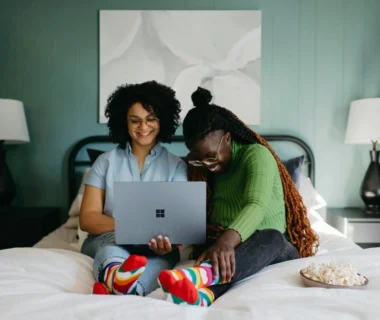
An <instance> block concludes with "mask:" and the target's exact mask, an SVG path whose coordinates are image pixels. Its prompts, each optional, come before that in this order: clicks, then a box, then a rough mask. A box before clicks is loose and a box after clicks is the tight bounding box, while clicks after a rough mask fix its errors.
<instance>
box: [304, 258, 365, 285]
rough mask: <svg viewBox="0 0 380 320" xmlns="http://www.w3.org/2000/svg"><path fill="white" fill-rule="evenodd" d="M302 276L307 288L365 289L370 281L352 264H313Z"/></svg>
mask: <svg viewBox="0 0 380 320" xmlns="http://www.w3.org/2000/svg"><path fill="white" fill-rule="evenodd" d="M300 274H301V278H302V281H303V284H304V285H305V286H307V287H321V288H328V289H330V288H331V289H364V288H365V287H366V285H367V284H368V279H367V278H366V277H364V276H362V275H361V274H359V273H358V270H357V269H356V268H355V267H354V266H353V265H351V264H338V263H334V262H329V263H311V264H309V265H308V266H307V267H306V268H303V269H301V271H300Z"/></svg>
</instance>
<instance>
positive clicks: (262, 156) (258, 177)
mask: <svg viewBox="0 0 380 320" xmlns="http://www.w3.org/2000/svg"><path fill="white" fill-rule="evenodd" d="M243 157H244V159H243V160H244V162H243V163H244V168H243V169H244V172H245V176H246V184H245V188H244V200H243V206H242V210H241V211H240V212H239V214H238V215H237V216H236V217H235V219H234V220H233V221H232V223H231V224H230V225H229V227H228V228H229V229H233V230H235V231H237V232H238V233H239V234H240V237H241V240H242V241H245V240H246V239H248V238H249V237H250V236H251V235H252V234H253V233H254V232H255V231H256V230H257V227H258V226H259V225H260V224H261V222H262V221H263V219H264V216H265V213H266V210H267V207H268V205H269V201H270V198H271V195H272V191H273V186H274V181H275V175H276V172H277V171H278V166H277V162H276V160H275V158H274V157H273V155H272V153H271V152H270V151H269V150H268V149H267V148H266V147H264V146H261V145H252V147H250V148H249V149H247V150H246V152H245V153H244V155H243Z"/></svg>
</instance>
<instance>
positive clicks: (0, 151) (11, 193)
mask: <svg viewBox="0 0 380 320" xmlns="http://www.w3.org/2000/svg"><path fill="white" fill-rule="evenodd" d="M3 145H4V141H0V207H8V206H10V204H11V203H12V200H13V198H14V197H15V195H16V186H15V183H14V181H13V178H12V175H11V172H10V171H9V168H8V166H7V163H6V162H5V150H4V148H3Z"/></svg>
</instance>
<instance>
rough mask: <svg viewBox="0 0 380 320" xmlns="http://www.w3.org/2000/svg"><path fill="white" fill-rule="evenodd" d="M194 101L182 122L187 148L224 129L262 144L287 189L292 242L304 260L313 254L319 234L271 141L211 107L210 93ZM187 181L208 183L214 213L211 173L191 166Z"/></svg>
mask: <svg viewBox="0 0 380 320" xmlns="http://www.w3.org/2000/svg"><path fill="white" fill-rule="evenodd" d="M191 99H192V100H193V103H194V106H195V108H193V109H191V110H190V111H189V112H188V113H187V115H186V117H185V119H184V121H183V135H184V137H185V143H186V146H187V147H188V148H189V149H192V148H193V147H194V146H195V144H196V143H197V142H198V141H200V140H202V139H203V138H204V137H205V136H206V135H207V134H209V133H211V132H213V131H216V130H223V131H224V132H230V133H231V135H232V138H233V139H235V141H236V140H237V141H239V142H240V143H244V144H254V143H259V144H261V145H263V146H265V147H266V148H268V149H269V151H270V152H271V153H272V155H273V156H274V158H275V160H276V162H277V166H278V169H279V173H280V177H281V181H282V186H283V189H284V202H285V207H286V222H287V232H288V234H289V236H290V239H291V241H292V243H293V244H294V245H296V247H297V249H298V251H299V253H300V256H301V257H307V256H311V255H314V254H315V252H316V249H317V247H318V235H317V234H316V233H315V232H314V230H313V229H312V228H311V226H310V221H309V219H308V218H307V213H306V207H305V205H304V203H303V201H302V198H301V196H300V194H299V192H298V190H297V188H296V186H295V184H294V183H293V181H292V179H291V177H290V175H289V173H288V171H287V169H286V168H285V166H284V165H283V163H282V162H281V160H280V159H279V158H278V156H277V155H276V153H275V152H274V150H273V149H272V148H271V147H270V146H269V144H268V142H267V141H266V140H265V139H264V138H262V137H261V136H260V135H259V134H257V133H256V132H254V131H253V130H251V129H250V128H249V127H248V126H247V125H246V124H245V123H244V122H242V121H241V120H240V119H239V118H238V117H237V116H236V115H235V114H233V113H232V112H231V111H230V110H228V109H225V108H222V107H220V106H217V105H215V104H210V102H211V99H212V96H211V93H210V92H209V91H208V90H206V89H203V88H198V89H197V90H196V91H195V92H194V93H193V94H192V96H191ZM190 158H191V155H188V159H190ZM188 178H189V181H206V183H207V200H208V205H207V208H208V214H209V215H210V214H212V212H211V211H212V192H213V190H212V189H213V188H212V185H211V186H210V184H209V178H210V176H209V173H208V171H207V170H205V169H204V168H202V167H201V168H199V167H192V166H188Z"/></svg>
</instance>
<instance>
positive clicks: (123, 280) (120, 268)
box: [93, 255, 148, 295]
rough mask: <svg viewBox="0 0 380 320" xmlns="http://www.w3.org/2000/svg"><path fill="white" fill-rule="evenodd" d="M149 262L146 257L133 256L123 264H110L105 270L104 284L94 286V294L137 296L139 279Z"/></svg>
mask: <svg viewBox="0 0 380 320" xmlns="http://www.w3.org/2000/svg"><path fill="white" fill-rule="evenodd" d="M147 263H148V260H147V258H146V257H144V256H138V255H131V256H129V257H128V258H127V259H126V260H125V261H124V262H123V263H118V262H113V263H110V264H109V265H108V266H107V267H106V269H105V270H104V278H103V283H99V282H96V283H95V284H94V288H93V293H94V294H109V293H111V292H113V293H114V294H118V295H124V294H136V285H137V280H138V278H139V277H140V276H141V275H142V273H143V272H144V271H145V266H146V265H147Z"/></svg>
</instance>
